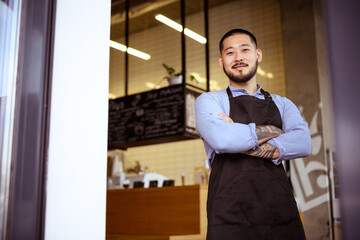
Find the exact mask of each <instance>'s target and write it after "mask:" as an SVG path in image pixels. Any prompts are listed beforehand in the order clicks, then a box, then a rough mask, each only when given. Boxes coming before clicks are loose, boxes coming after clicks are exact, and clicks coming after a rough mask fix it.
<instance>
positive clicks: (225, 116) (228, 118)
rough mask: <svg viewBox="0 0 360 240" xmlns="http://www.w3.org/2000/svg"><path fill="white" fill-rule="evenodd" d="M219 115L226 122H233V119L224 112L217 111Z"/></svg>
mask: <svg viewBox="0 0 360 240" xmlns="http://www.w3.org/2000/svg"><path fill="white" fill-rule="evenodd" d="M218 116H219V117H221V118H222V119H224V120H225V121H226V122H228V123H233V122H234V121H233V120H232V119H231V118H230V117H229V116H228V115H226V114H225V113H219V114H218Z"/></svg>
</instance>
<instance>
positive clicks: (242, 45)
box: [224, 43, 251, 52]
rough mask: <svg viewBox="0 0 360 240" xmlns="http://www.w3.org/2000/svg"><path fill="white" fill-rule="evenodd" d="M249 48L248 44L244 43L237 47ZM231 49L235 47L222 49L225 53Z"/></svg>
mask: <svg viewBox="0 0 360 240" xmlns="http://www.w3.org/2000/svg"><path fill="white" fill-rule="evenodd" d="M250 46H251V45H250V44H248V43H244V44H241V45H240V46H239V47H250ZM231 48H235V47H233V46H230V47H227V48H226V49H224V52H226V51H227V50H229V49H231Z"/></svg>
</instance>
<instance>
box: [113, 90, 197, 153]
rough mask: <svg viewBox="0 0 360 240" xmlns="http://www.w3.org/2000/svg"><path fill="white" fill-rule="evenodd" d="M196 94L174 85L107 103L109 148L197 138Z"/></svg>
mask: <svg viewBox="0 0 360 240" xmlns="http://www.w3.org/2000/svg"><path fill="white" fill-rule="evenodd" d="M198 95H199V93H198V92H195V91H192V90H190V89H187V88H186V87H184V86H183V85H181V84H180V85H174V86H169V87H166V88H161V89H156V90H152V91H148V92H142V93H138V94H134V95H129V96H126V97H122V98H117V99H113V100H110V101H109V132H108V139H109V140H108V146H109V148H121V149H126V148H127V147H134V146H142V145H148V144H155V143H163V142H172V141H180V140H186V139H194V138H198V135H197V134H196V131H195V99H196V97H197V96H198Z"/></svg>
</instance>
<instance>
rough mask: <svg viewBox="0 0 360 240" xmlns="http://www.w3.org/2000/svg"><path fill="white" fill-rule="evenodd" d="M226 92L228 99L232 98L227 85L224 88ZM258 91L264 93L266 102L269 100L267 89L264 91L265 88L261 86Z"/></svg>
mask: <svg viewBox="0 0 360 240" xmlns="http://www.w3.org/2000/svg"><path fill="white" fill-rule="evenodd" d="M226 92H227V95H228V96H229V99H231V98H233V95H232V93H231V91H230V88H229V87H227V88H226ZM260 92H261V93H262V94H264V97H265V100H266V102H269V101H270V100H271V95H270V93H268V92H267V91H265V90H264V89H262V88H261V89H260Z"/></svg>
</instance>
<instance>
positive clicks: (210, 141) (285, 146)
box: [195, 85, 311, 165]
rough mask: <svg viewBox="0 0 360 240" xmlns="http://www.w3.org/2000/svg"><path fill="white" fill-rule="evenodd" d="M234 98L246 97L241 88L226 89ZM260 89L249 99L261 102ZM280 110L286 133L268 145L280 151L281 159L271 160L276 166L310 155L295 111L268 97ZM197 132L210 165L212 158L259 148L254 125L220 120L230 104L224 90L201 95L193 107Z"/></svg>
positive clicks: (284, 102)
mask: <svg viewBox="0 0 360 240" xmlns="http://www.w3.org/2000/svg"><path fill="white" fill-rule="evenodd" d="M229 87H230V90H231V92H232V94H233V96H234V97H237V96H240V95H249V94H248V92H247V91H246V90H245V89H243V88H235V87H232V86H229ZM260 89H261V86H260V85H258V90H257V91H256V92H255V93H254V94H253V95H252V96H254V97H257V98H259V99H264V95H263V94H262V93H261V92H260ZM271 96H272V99H273V101H274V102H275V104H276V106H277V108H278V109H279V112H280V115H281V120H282V130H283V131H284V132H285V133H284V134H281V135H280V136H278V137H276V138H273V139H271V140H269V141H268V143H270V144H272V145H274V146H275V147H277V148H278V149H279V152H280V157H279V158H278V159H274V160H272V161H273V163H274V164H276V165H278V164H280V163H281V161H282V160H290V159H295V158H300V157H306V156H308V155H310V153H311V138H310V133H309V128H308V124H307V123H306V122H305V121H304V119H303V118H302V117H301V115H300V112H299V110H298V108H297V107H296V106H295V104H294V103H292V102H291V101H290V100H289V99H287V98H285V97H281V96H279V95H275V94H271ZM195 111H196V130H197V132H198V134H199V135H200V137H201V138H202V140H203V142H204V146H205V151H206V154H207V156H208V159H209V163H210V165H211V162H212V160H213V158H214V156H215V154H221V153H240V152H244V151H247V150H250V149H254V148H256V147H257V146H258V139H257V136H256V132H255V128H256V126H255V123H249V124H242V123H228V122H226V121H225V120H224V119H223V118H221V117H219V116H218V114H219V113H225V114H227V115H229V113H230V104H229V97H228V95H227V93H226V90H221V91H217V92H206V93H203V94H201V95H200V96H199V97H198V98H197V100H196V105H195Z"/></svg>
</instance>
